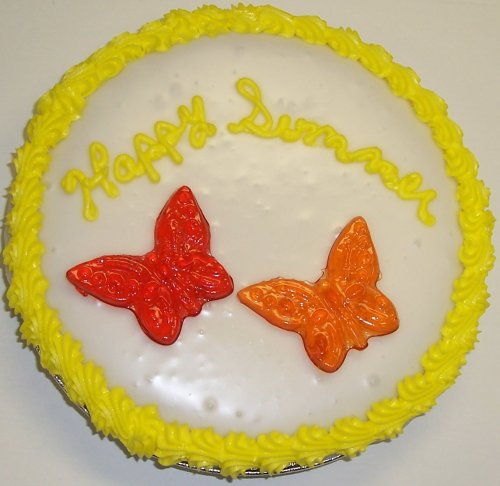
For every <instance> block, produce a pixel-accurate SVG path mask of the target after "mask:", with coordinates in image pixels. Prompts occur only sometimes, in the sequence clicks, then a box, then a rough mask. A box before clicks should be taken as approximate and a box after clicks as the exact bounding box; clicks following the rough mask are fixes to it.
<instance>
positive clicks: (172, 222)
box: [155, 186, 210, 255]
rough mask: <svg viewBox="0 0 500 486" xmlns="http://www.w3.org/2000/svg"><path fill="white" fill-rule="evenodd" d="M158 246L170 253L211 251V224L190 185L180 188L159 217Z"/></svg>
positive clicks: (163, 251)
mask: <svg viewBox="0 0 500 486" xmlns="http://www.w3.org/2000/svg"><path fill="white" fill-rule="evenodd" d="M155 249H156V250H159V252H160V253H166V254H168V255H187V254H189V253H191V252H200V253H207V252H209V251H210V227H209V225H208V221H207V220H206V218H205V216H204V214H203V212H202V211H201V208H200V206H199V205H198V202H197V201H196V199H195V197H194V195H193V193H192V192H191V189H189V187H187V186H183V187H181V188H179V189H177V191H175V192H174V194H172V196H171V197H170V199H169V200H168V201H167V203H166V204H165V206H164V207H163V209H162V210H161V212H160V214H159V216H158V218H157V219H156V226H155Z"/></svg>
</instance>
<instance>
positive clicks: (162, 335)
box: [66, 186, 234, 344]
mask: <svg viewBox="0 0 500 486" xmlns="http://www.w3.org/2000/svg"><path fill="white" fill-rule="evenodd" d="M154 239H155V242H154V248H153V250H152V251H150V252H148V253H146V254H145V255H142V256H131V255H108V256H102V257H99V258H96V259H94V260H91V261H88V262H85V263H81V264H79V265H77V266H75V267H73V268H71V269H70V270H68V272H67V273H66V276H67V278H68V280H69V281H70V282H71V283H72V284H73V285H74V286H75V287H76V289H77V290H78V291H79V292H80V293H82V294H83V295H92V296H93V297H95V298H96V299H99V300H101V301H103V302H105V303H106V304H110V305H114V306H116V307H125V308H127V309H130V310H131V311H132V312H133V313H134V314H135V315H136V317H137V320H138V321H139V324H140V326H141V327H142V329H143V331H144V332H145V333H146V334H147V335H148V336H149V337H150V338H151V339H153V340H154V341H156V342H157V343H159V344H172V343H173V342H175V340H176V339H177V337H178V336H179V333H180V330H181V327H182V322H183V321H184V318H186V317H188V316H196V315H198V314H199V313H200V311H201V308H202V306H203V304H205V303H206V302H208V301H211V300H216V299H221V298H223V297H226V296H227V295H229V294H230V293H231V292H232V291H233V288H234V287H233V281H232V279H231V277H230V276H229V275H228V273H227V272H226V270H225V269H224V268H223V267H222V265H221V264H220V263H219V262H218V261H217V260H216V259H215V258H214V257H213V256H212V255H211V254H210V227H209V225H208V222H207V220H206V219H205V217H204V215H203V213H202V211H201V209H200V207H199V206H198V203H197V201H196V199H195V198H194V196H193V193H192V192H191V190H190V189H189V188H188V187H185V186H184V187H181V188H180V189H178V190H177V191H176V192H175V193H174V194H173V195H172V196H171V198H170V199H169V200H168V202H167V203H166V204H165V206H164V208H163V209H162V211H161V213H160V215H159V216H158V219H157V220H156V226H155V230H154Z"/></svg>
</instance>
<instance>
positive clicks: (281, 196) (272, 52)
mask: <svg viewBox="0 0 500 486" xmlns="http://www.w3.org/2000/svg"><path fill="white" fill-rule="evenodd" d="M14 165H15V169H16V178H15V180H14V182H13V184H12V186H11V189H10V202H11V205H12V209H11V210H10V212H9V214H8V217H7V224H8V230H9V234H10V236H9V241H8V243H7V245H6V247H5V249H4V262H5V263H6V265H7V266H8V267H9V269H10V271H11V273H12V276H11V284H10V287H9V290H8V293H7V296H8V300H9V304H10V306H11V307H12V308H13V309H14V311H15V312H16V313H19V314H20V315H21V317H22V320H23V324H22V326H21V333H22V336H23V338H24V339H25V340H26V341H27V342H28V343H30V344H31V345H32V346H34V347H35V348H36V349H37V350H38V351H39V353H40V362H41V364H42V366H43V367H44V368H45V369H46V370H47V371H48V372H49V373H50V374H52V375H53V376H55V377H57V379H58V380H60V381H61V382H62V383H63V384H64V388H65V390H66V392H67V393H68V396H69V397H70V399H71V400H72V401H73V402H74V403H75V404H76V405H77V406H80V407H84V408H85V410H86V411H87V412H88V413H89V415H90V418H91V420H92V423H93V424H94V426H95V427H96V429H97V430H99V431H102V432H103V433H104V434H106V435H110V436H113V437H115V438H118V439H119V440H120V441H121V442H122V443H123V444H124V445H125V447H126V448H127V450H128V451H129V452H130V453H132V454H136V455H138V456H140V457H153V456H154V457H156V458H157V460H158V461H159V462H160V463H161V464H163V465H173V464H177V463H181V462H184V463H187V464H189V465H190V466H192V467H196V468H204V469H210V468H216V469H217V470H218V471H220V472H221V474H222V475H225V476H237V475H240V474H245V473H247V472H248V471H250V470H258V471H260V472H266V473H270V474H274V473H278V472H280V471H282V470H283V469H285V468H286V467H289V466H290V464H298V465H300V466H308V467H312V466H314V465H316V464H319V463H322V462H323V461H325V460H328V458H332V457H337V456H347V457H351V456H354V455H356V454H358V453H360V452H361V451H363V450H364V449H365V448H366V447H367V446H368V445H370V444H372V443H374V442H377V441H381V440H387V439H390V438H394V437H396V436H397V435H398V434H399V433H400V432H401V430H402V428H403V427H404V425H405V424H406V423H407V422H408V421H409V420H411V419H412V418H414V417H415V416H417V415H420V414H422V413H424V412H426V411H427V410H428V409H429V408H430V407H431V406H432V405H433V404H434V402H435V399H436V397H437V396H438V395H439V394H441V393H442V392H443V391H444V390H445V389H446V388H448V387H449V386H450V385H451V384H452V383H453V381H454V379H455V378H456V376H457V374H458V371H459V368H460V366H461V365H462V364H463V363H464V361H465V354H466V353H467V352H468V351H469V350H470V349H471V348H472V346H473V344H474V342H475V339H476V333H477V321H478V318H479V316H480V315H481V314H482V313H483V312H484V310H485V308H486V306H487V291H486V286H485V283H484V280H485V277H486V274H487V272H488V271H489V269H490V268H491V266H492V263H493V250H492V247H491V232H492V228H493V217H492V215H491V213H490V212H489V211H488V210H487V206H488V190H487V189H486V188H485V187H484V185H483V183H482V182H481V181H479V180H477V178H476V171H477V162H476V160H475V158H474V156H473V155H472V153H471V152H470V151H469V150H468V149H467V148H465V147H464V146H463V143H462V135H461V131H460V129H459V127H458V126H457V125H456V124H455V123H454V122H453V121H452V120H450V119H449V117H448V116H447V108H446V104H445V103H444V102H443V100H442V99H440V98H439V97H438V96H436V95H435V94H434V93H432V92H431V91H429V90H427V89H425V88H422V87H421V86H420V84H419V79H418V76H417V75H416V74H415V72H414V71H413V70H412V69H410V68H407V67H403V66H401V65H399V64H397V63H395V62H394V61H393V60H392V57H391V55H390V54H388V53H387V51H385V50H384V49H383V48H382V47H380V46H378V45H372V44H365V43H364V42H363V41H362V40H361V39H360V38H359V36H358V35H357V34H356V33H355V32H354V31H352V30H350V29H342V28H332V27H329V26H327V25H326V24H325V23H324V22H323V21H322V20H320V19H319V18H317V17H296V16H293V15H291V14H289V13H286V12H283V11H280V10H277V9H275V8H273V7H270V6H263V7H251V6H242V5H239V6H237V7H234V8H232V9H230V10H222V9H219V8H217V7H210V6H207V7H202V8H200V9H198V10H196V11H193V12H186V11H181V10H179V11H173V12H171V13H169V14H167V15H166V16H165V17H164V18H162V19H160V20H158V21H155V22H151V23H149V24H146V25H145V26H143V27H142V28H141V29H140V30H139V31H138V32H137V33H135V34H129V33H126V34H123V35H121V36H118V37H116V38H115V39H113V40H112V41H111V42H110V43H109V44H108V45H107V46H105V47H104V48H102V49H101V50H99V51H97V52H95V53H94V54H93V55H92V56H90V57H89V58H88V59H87V60H86V61H84V62H83V63H81V64H79V65H77V66H74V67H73V68H71V69H70V70H68V71H67V72H66V74H65V75H64V76H63V78H62V79H61V81H60V82H59V83H58V84H57V85H56V86H55V87H54V88H53V89H51V90H50V91H49V92H48V93H46V94H45V95H44V96H43V97H42V98H41V99H40V100H39V101H38V103H37V105H36V112H35V115H34V117H33V119H32V120H31V121H30V123H29V125H28V128H27V141H26V144H25V145H24V146H23V147H22V148H21V149H19V150H18V151H17V153H16V156H15V158H14ZM372 338H373V339H372Z"/></svg>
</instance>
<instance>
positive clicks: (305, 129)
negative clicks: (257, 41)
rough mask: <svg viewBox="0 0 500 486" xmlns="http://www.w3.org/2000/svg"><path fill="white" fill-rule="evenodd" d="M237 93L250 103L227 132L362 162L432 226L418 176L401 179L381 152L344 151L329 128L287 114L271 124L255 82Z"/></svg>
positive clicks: (428, 197) (427, 194) (428, 195)
mask: <svg viewBox="0 0 500 486" xmlns="http://www.w3.org/2000/svg"><path fill="white" fill-rule="evenodd" d="M236 88H237V90H238V92H239V93H240V94H241V95H242V96H243V97H244V98H246V99H247V100H248V101H250V103H251V104H252V112H251V113H250V115H248V116H246V117H245V118H242V119H241V120H240V121H239V122H238V123H229V124H228V130H229V131H230V132H231V133H241V132H244V133H250V134H253V135H258V136H259V137H263V138H279V139H281V140H283V141H284V142H298V141H302V143H303V144H304V145H307V146H309V147H312V146H315V145H316V144H317V143H320V144H321V145H323V146H324V147H325V148H327V149H330V150H333V152H334V154H335V157H336V159H337V160H338V161H339V162H342V163H344V164H350V163H354V162H362V163H364V164H365V170H366V172H368V173H369V174H378V175H379V177H380V178H381V180H382V182H383V184H384V186H385V187H387V189H390V190H391V191H394V192H395V193H396V194H397V195H398V196H399V197H400V198H402V199H416V200H418V201H419V206H418V211H417V213H418V217H419V219H420V220H421V221H422V222H423V223H424V224H426V225H429V226H431V225H433V224H434V223H435V218H434V216H433V215H432V214H431V213H429V210H428V205H429V203H430V201H432V200H433V199H434V198H435V197H436V192H435V191H434V190H432V189H426V190H420V186H421V185H422V176H421V175H420V174H419V173H416V172H412V173H410V174H407V175H406V176H404V177H402V178H401V177H400V176H399V170H398V168H397V167H396V166H395V165H394V164H393V163H392V162H389V161H388V160H385V159H384V158H383V155H382V151H381V150H380V149H379V148H377V147H367V148H362V149H358V150H354V151H350V150H349V149H348V143H347V139H346V138H345V136H344V135H342V134H340V133H339V132H337V131H336V130H335V128H333V127H332V126H330V125H319V124H318V123H316V122H314V121H311V120H305V119H304V118H297V119H296V120H295V121H293V120H292V118H291V117H290V116H289V115H286V114H283V115H280V116H279V118H278V120H277V121H276V122H275V121H274V119H273V115H272V114H271V112H270V111H269V109H268V108H267V107H266V106H265V104H264V102H263V100H262V95H261V91H260V88H259V86H258V85H257V83H255V81H253V80H251V79H248V78H242V79H240V80H239V81H238V82H237V84H236Z"/></svg>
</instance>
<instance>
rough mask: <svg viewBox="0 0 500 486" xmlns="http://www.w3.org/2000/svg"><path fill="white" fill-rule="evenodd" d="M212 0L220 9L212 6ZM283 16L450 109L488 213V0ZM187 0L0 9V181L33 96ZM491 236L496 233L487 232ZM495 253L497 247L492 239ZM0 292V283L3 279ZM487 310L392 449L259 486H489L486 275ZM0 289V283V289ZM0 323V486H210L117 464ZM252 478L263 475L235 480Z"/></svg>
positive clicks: (497, 48) (493, 458) (333, 5)
mask: <svg viewBox="0 0 500 486" xmlns="http://www.w3.org/2000/svg"><path fill="white" fill-rule="evenodd" d="M213 3H215V4H217V5H219V6H229V5H230V3H231V2H226V1H214V2H213ZM273 4H274V5H276V6H278V7H281V8H283V9H286V10H288V11H290V12H291V13H295V14H317V15H320V16H321V17H323V18H324V19H325V20H327V21H328V23H329V24H330V25H332V26H340V25H342V26H351V27H353V28H354V29H355V30H357V31H358V32H359V33H360V35H361V37H362V38H363V39H364V40H365V41H368V42H375V43H380V44H382V45H384V46H385V47H386V48H387V49H388V50H389V51H390V52H391V53H392V54H393V55H394V57H395V59H396V60H397V61H399V62H401V63H402V64H407V65H410V66H412V67H413V68H414V69H415V70H416V72H417V73H419V75H420V77H421V79H422V84H423V85H424V86H425V87H428V88H431V89H432V90H434V91H436V92H437V93H438V94H439V95H440V96H442V97H443V98H444V99H445V100H446V101H447V102H448V104H449V111H450V116H451V117H452V119H454V120H455V121H457V122H458V124H459V125H460V126H461V127H462V128H463V130H464V134H465V137H464V139H465V144H466V146H468V147H469V148H471V149H472V151H473V152H474V153H475V155H476V156H477V158H478V159H479V161H480V164H481V167H480V177H481V178H483V179H484V180H486V182H487V185H488V186H489V187H490V188H491V189H492V198H491V207H492V209H493V211H494V213H495V214H496V215H497V216H498V215H500V168H499V166H500V165H499V164H500V161H499V160H498V154H499V153H500V131H499V128H500V124H499V113H500V89H499V87H500V63H499V61H498V60H499V58H500V33H499V32H500V1H499V0H439V1H438V0H432V1H431V0H374V1H370V0H350V1H344V0H335V1H330V2H325V1H320V0H313V1H308V2H305V1H302V2H301V1H298V0H288V1H287V0H275V1H274V2H273ZM199 5H200V2H197V1H184V2H180V1H177V2H176V1H167V0H143V1H138V0H107V1H99V0H86V1H84V2H82V1H76V0H52V1H48V0H47V1H35V0H31V1H30V0H17V1H15V2H14V1H8V0H1V1H0V66H1V71H0V72H1V76H0V113H1V115H0V178H1V186H2V188H6V187H7V185H8V184H9V180H10V170H9V167H8V163H9V161H10V159H11V153H12V152H13V151H14V150H15V148H16V147H18V146H20V145H21V144H22V143H23V129H24V126H25V124H26V122H27V121H28V119H29V118H30V117H31V112H32V109H33V105H34V102H35V101H36V100H37V99H38V97H39V96H40V95H41V94H42V93H43V92H45V91H46V90H47V89H49V88H50V87H51V86H52V85H53V84H54V83H55V82H57V80H58V79H59V77H60V75H61V74H62V73H63V72H64V71H65V70H66V69H67V68H69V67H70V66H72V65H73V64H75V63H77V62H79V61H81V60H82V59H84V58H85V57H87V56H88V55H89V54H90V53H92V52H93V51H94V50H96V49H97V48H99V47H100V46H102V45H103V44H104V43H106V42H107V41H108V40H110V39H111V38H112V37H113V36H115V35H117V34H119V33H121V32H123V31H134V30H136V29H137V28H138V27H139V26H141V25H142V24H143V23H145V22H147V21H149V20H153V19H155V18H158V17H160V16H162V14H163V13H165V12H167V11H168V10H170V9H172V8H178V7H180V6H182V7H183V8H187V9H191V8H195V7H196V6H199ZM497 234H498V231H497ZM494 242H495V246H496V247H497V248H500V241H499V238H498V236H495V241H494ZM2 285H3V284H2ZM489 285H490V292H491V294H492V297H491V307H490V309H489V310H488V311H487V313H486V315H485V316H484V317H483V318H482V320H481V324H480V330H481V333H480V336H479V342H478V343H477V345H476V349H475V351H474V352H473V353H471V354H470V355H469V357H468V364H467V366H466V367H465V368H463V370H462V375H461V376H460V377H459V379H458V380H457V383H456V384H455V386H454V387H452V388H451V389H450V390H449V391H447V392H446V393H445V394H444V395H443V396H442V397H441V398H440V399H439V400H438V405H437V407H436V408H434V409H433V410H432V411H431V412H430V413H428V414H427V415H426V416H424V417H420V418H417V419H416V420H414V421H413V422H412V423H411V424H409V425H408V426H407V428H406V429H405V432H404V434H403V435H402V436H401V437H399V438H398V439H396V440H394V441H392V442H391V443H383V444H378V445H375V446H372V447H370V448H369V449H368V451H367V452H366V453H364V454H363V455H361V456H360V457H357V458H355V459H354V460H351V461H341V462H338V463H335V464H332V465H329V466H326V467H323V468H319V469H317V470H314V471H309V472H306V473H300V474H298V475H293V476H286V477H277V478H272V479H269V480H267V481H268V483H266V484H271V483H273V484H276V485H279V484H287V485H305V484H308V485H309V484H314V485H315V484H325V483H328V484H368V485H384V486H392V485H399V484H410V485H413V484H415V485H419V484H426V485H428V486H431V485H438V484H439V485H441V484H454V485H469V484H477V485H493V484H498V477H499V475H500V460H499V458H500V455H499V453H500V414H499V412H500V387H499V382H500V380H499V378H498V369H499V365H500V358H499V356H500V353H499V352H498V350H497V349H498V348H499V346H500V327H499V324H498V319H497V314H498V313H499V311H500V293H499V291H500V271H499V270H498V268H497V269H496V270H494V271H493V272H492V274H491V275H490V277H489ZM1 291H2V293H3V288H2V289H1ZM0 319H1V325H0V431H1V432H0V480H2V483H3V484H14V485H25V484H26V485H30V484H37V485H38V484H42V485H44V484H51V485H52V484H74V485H87V484H93V485H99V486H100V485H114V484H121V485H132V484H134V485H135V484H151V485H156V484H176V485H180V486H182V485H187V484H195V485H198V484H199V485H202V484H215V483H216V482H217V481H218V480H217V479H215V478H211V477H206V476H200V475H194V474H191V473H186V472H183V471H178V470H176V469H160V468H157V467H156V466H155V465H154V464H153V463H152V462H151V461H138V460H135V459H133V458H129V457H127V456H126V455H125V453H124V452H123V451H122V450H121V449H120V448H119V447H118V446H117V445H116V444H115V443H113V442H111V441H109V440H107V439H102V438H101V437H100V436H98V435H96V434H95V433H94V432H93V431H92V430H91V429H90V428H89V427H88V426H87V425H86V422H85V420H84V419H83V418H82V417H81V416H80V415H79V414H78V413H77V412H76V411H75V410H74V409H73V408H72V407H70V406H69V405H68V404H67V403H66V402H65V401H64V399H63V398H62V395H61V394H60V393H59V392H58V391H57V389H56V388H55V386H54V385H53V384H52V382H51V381H50V380H49V379H48V378H47V377H46V376H45V375H43V374H42V373H40V371H39V370H38V369H37V364H36V359H35V356H34V354H33V353H32V352H30V351H29V350H27V349H26V348H24V349H23V345H22V344H21V342H20V341H19V337H18V335H17V327H18V322H17V320H16V319H14V318H12V317H11V316H10V315H9V312H8V311H7V310H5V311H4V312H2V314H1V317H0ZM248 481H251V483H252V485H253V484H262V483H263V481H264V479H252V480H248Z"/></svg>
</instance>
